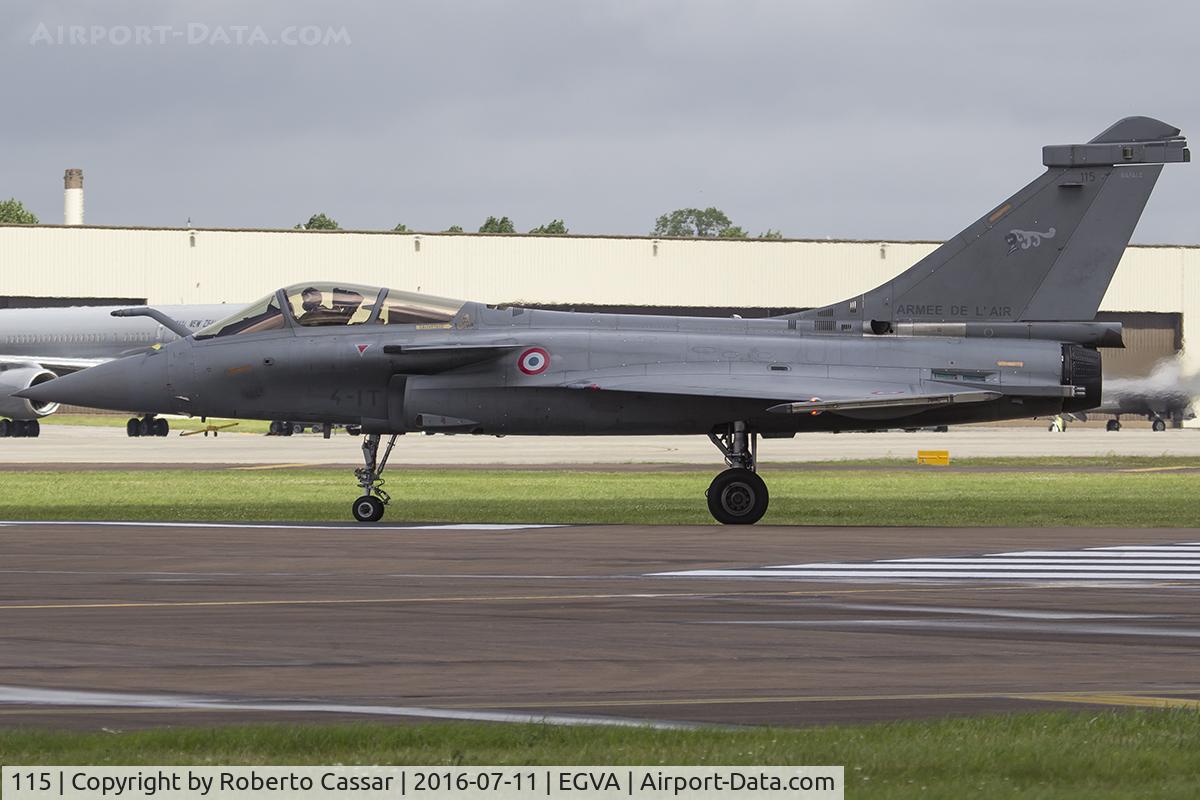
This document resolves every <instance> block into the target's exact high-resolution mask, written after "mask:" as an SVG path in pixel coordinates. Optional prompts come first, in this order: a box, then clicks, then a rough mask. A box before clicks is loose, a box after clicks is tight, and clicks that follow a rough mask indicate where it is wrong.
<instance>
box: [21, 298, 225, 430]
mask: <svg viewBox="0 0 1200 800" xmlns="http://www.w3.org/2000/svg"><path fill="white" fill-rule="evenodd" d="M117 308H118V307H117V306H80V307H70V308H13V309H5V310H3V311H0V438H6V437H9V436H14V437H25V436H29V437H34V436H37V435H39V434H40V433H41V423H40V422H38V420H39V419H41V418H42V417H46V416H49V415H50V414H53V413H54V412H55V411H57V410H58V403H53V402H35V401H32V400H28V399H25V398H21V397H15V396H14V393H15V392H19V391H20V390H22V389H28V388H29V387H31V386H37V385H40V384H42V383H45V382H46V381H49V380H53V379H54V378H56V377H58V376H59V375H65V374H67V373H69V372H76V371H78V370H81V369H86V368H88V367H94V366H96V365H97V364H103V363H104V362H106V361H111V360H113V359H114V358H121V357H122V356H127V355H130V354H132V353H137V352H141V351H144V350H146V349H147V348H152V347H156V346H159V345H164V344H166V343H167V342H173V341H175V340H176V339H178V338H179V334H177V333H176V332H174V331H172V330H168V329H167V328H166V327H165V326H164V325H162V324H161V323H160V322H158V321H157V320H153V319H149V318H145V317H142V318H139V319H136V320H120V319H113V317H112V312H113V311H115V310H117ZM161 310H162V312H163V313H165V314H166V315H167V316H168V317H170V318H171V319H172V320H174V321H175V322H177V323H178V324H179V325H181V326H182V327H183V328H186V329H187V330H189V331H198V330H201V329H203V328H205V327H208V326H209V325H211V324H212V323H213V322H214V321H215V320H218V319H221V318H222V317H224V316H226V315H227V314H228V313H229V306H226V305H181V306H163V307H162V308H161ZM126 430H127V432H129V433H130V435H131V436H139V435H144V436H150V435H154V436H166V435H167V432H168V425H167V421H166V420H165V419H154V418H153V417H152V416H146V417H143V418H141V419H131V420H130V421H129V424H128V425H127V426H126Z"/></svg>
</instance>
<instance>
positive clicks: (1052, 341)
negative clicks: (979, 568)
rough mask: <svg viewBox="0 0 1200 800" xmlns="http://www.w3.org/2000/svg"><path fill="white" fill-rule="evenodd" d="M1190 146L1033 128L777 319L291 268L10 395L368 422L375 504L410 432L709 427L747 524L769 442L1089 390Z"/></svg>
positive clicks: (760, 504) (926, 422) (699, 432)
mask: <svg viewBox="0 0 1200 800" xmlns="http://www.w3.org/2000/svg"><path fill="white" fill-rule="evenodd" d="M986 156H987V152H986V150H984V149H982V148H980V149H978V150H977V152H976V153H975V156H974V158H975V159H982V158H986ZM1188 160H1189V152H1188V150H1187V148H1186V142H1185V141H1184V139H1183V138H1181V137H1180V136H1179V130H1178V129H1176V128H1173V127H1171V126H1170V125H1167V124H1165V123H1163V122H1159V121H1157V120H1154V119H1149V118H1146V117H1131V118H1127V119H1123V120H1121V121H1119V122H1117V123H1116V124H1114V125H1113V126H1112V127H1110V128H1108V129H1107V130H1105V131H1104V132H1103V133H1101V134H1100V135H1099V136H1097V137H1096V138H1094V139H1092V140H1091V141H1090V142H1088V143H1086V144H1070V145H1053V146H1048V147H1045V148H1044V149H1043V150H1042V162H1043V164H1044V165H1045V166H1046V170H1045V172H1044V173H1042V175H1041V176H1039V177H1038V178H1036V179H1035V180H1033V181H1032V182H1031V183H1029V184H1028V185H1027V186H1025V187H1024V188H1023V189H1021V190H1020V191H1018V192H1017V193H1016V194H1014V195H1012V196H1011V197H1008V198H1007V199H1005V200H1002V201H1001V202H1000V203H998V204H997V205H995V206H993V207H992V208H990V209H988V210H987V212H986V213H985V214H984V215H983V217H981V218H980V219H978V220H976V221H975V222H973V223H971V224H970V225H969V226H967V228H965V229H964V230H963V231H962V232H960V233H959V234H958V235H956V236H954V237H953V238H951V239H950V240H949V241H947V242H946V243H945V244H944V245H942V246H941V247H939V248H938V249H937V250H935V251H934V252H933V253H931V254H930V255H928V256H926V257H925V258H923V259H921V260H920V261H919V262H917V263H916V264H915V265H913V266H912V267H911V268H909V269H908V270H907V271H905V272H903V273H901V274H900V275H898V276H896V277H895V278H893V279H891V280H889V281H888V282H887V283H885V284H883V285H882V286H879V287H877V288H875V289H872V290H870V291H867V292H865V293H863V294H860V295H858V296H855V297H851V298H848V299H846V300H843V301H841V302H838V303H834V304H832V305H829V306H825V307H823V308H817V309H812V310H809V311H803V312H799V313H795V314H789V315H786V316H782V317H775V318H768V319H757V320H754V319H737V318H734V319H700V318H694V317H674V316H639V315H624V314H590V313H571V312H561V311H545V310H531V309H527V308H520V307H515V306H495V305H485V304H483V303H478V302H464V301H461V300H450V299H447V298H442V297H430V296H427V295H421V294H414V293H412V292H407V291H399V290H396V289H379V288H376V287H373V286H356V285H351V284H347V283H316V282H314V283H301V284H296V285H295V286H290V287H287V288H284V289H279V290H278V291H275V292H272V293H271V294H269V295H267V296H266V297H264V298H262V299H261V300H260V301H258V302H257V303H254V304H253V305H251V306H249V307H248V308H246V309H244V310H242V311H239V312H238V313H236V314H234V315H232V316H230V317H228V318H227V319H223V320H221V321H220V322H217V323H216V324H214V325H212V326H211V327H209V328H206V329H204V330H202V331H199V332H197V333H195V334H194V335H192V336H188V337H186V338H184V339H181V340H180V341H177V342H172V343H171V344H168V345H166V346H164V347H162V348H161V349H159V350H158V351H156V352H153V353H145V354H142V355H136V356H131V357H129V358H123V359H120V360H118V361H113V362H110V363H108V364H104V365H102V366H99V367H94V368H92V369H90V370H87V371H84V372H79V373H76V374H74V375H67V376H65V377H62V378H58V379H56V380H53V381H49V382H47V383H44V384H40V385H38V386H35V387H32V388H29V389H26V390H24V391H22V392H20V393H19V394H20V396H22V397H25V398H27V399H29V400H32V401H34V402H63V403H79V404H84V405H89V406H98V407H101V408H117V409H127V408H139V409H157V410H159V411H163V412H166V411H170V412H174V413H181V414H194V415H213V416H222V417H234V418H239V417H240V418H258V419H293V420H307V421H313V422H334V423H342V424H353V425H356V426H361V427H362V430H363V432H364V434H365V435H364V437H363V445H362V450H363V466H362V467H361V468H359V469H357V470H356V471H355V476H356V478H357V481H358V486H359V488H360V489H361V493H362V494H361V497H359V498H358V499H357V500H355V501H354V502H353V505H352V513H353V516H354V518H355V519H357V520H359V521H375V520H378V519H380V518H381V517H382V516H383V513H384V508H385V506H386V505H387V503H388V502H389V499H390V498H389V496H388V494H387V492H386V491H384V489H383V474H384V470H385V468H386V466H387V461H388V456H389V455H390V454H391V452H392V448H393V447H394V446H395V444H396V438H397V436H398V435H401V434H404V433H411V432H424V433H471V434H481V435H496V436H505V435H549V434H554V435H577V436H604V435H613V434H678V435H696V436H707V437H708V438H709V439H710V440H711V441H712V442H713V444H714V445H716V447H717V449H718V450H719V451H720V453H721V454H722V455H723V456H724V458H725V463H726V465H727V466H728V469H726V470H725V471H724V472H721V473H720V474H719V475H717V476H716V478H715V479H714V480H713V481H712V483H711V485H710V486H709V488H708V493H707V498H708V508H709V511H710V512H711V513H712V515H713V517H714V518H716V519H717V520H718V521H719V522H722V523H727V524H746V523H754V522H757V521H758V520H759V519H760V518H761V517H762V516H763V514H764V513H765V512H766V510H767V505H768V500H769V497H768V490H767V485H766V483H765V482H764V481H763V479H762V478H761V477H760V476H759V475H758V472H757V468H758V440H759V438H760V437H761V438H763V439H772V438H780V437H792V436H794V435H795V434H796V433H798V432H804V431H850V430H864V429H877V428H888V427H895V428H917V427H935V426H939V425H953V424H958V423H966V422H982V421H989V420H1002V419H1010V418H1022V417H1031V416H1039V415H1052V414H1057V413H1062V412H1064V411H1066V412H1071V411H1078V410H1083V409H1087V408H1092V407H1094V406H1096V405H1097V404H1098V403H1099V402H1100V393H1101V377H1100V354H1099V353H1098V352H1097V351H1096V348H1097V347H1099V346H1106V347H1113V346H1120V344H1121V327H1120V325H1119V324H1116V323H1097V322H1093V321H1091V320H1093V319H1094V317H1095V314H1096V309H1097V307H1098V306H1099V305H1100V300H1101V298H1102V297H1103V296H1104V292H1105V290H1106V289H1107V287H1108V284H1109V281H1110V280H1111V278H1112V275H1113V272H1114V271H1115V270H1116V268H1117V262H1118V261H1119V260H1120V258H1121V254H1122V252H1123V251H1124V249H1125V246H1126V244H1128V242H1129V237H1130V235H1131V234H1132V233H1133V229H1134V226H1135V225H1136V224H1137V221H1138V219H1139V217H1140V216H1141V213H1142V209H1143V207H1144V206H1145V204H1146V201H1147V200H1148V199H1149V197H1150V192H1151V190H1152V189H1153V187H1154V184H1155V182H1156V180H1157V179H1158V176H1159V173H1160V171H1161V170H1162V165H1163V164H1166V163H1172V162H1184V161H1188ZM737 279H738V278H737V277H736V276H731V277H730V280H737ZM146 313H150V312H148V311H147V312H146ZM383 436H388V437H389V439H388V441H387V445H386V448H385V449H384V450H383V453H382V456H380V454H379V446H380V444H381V437H383Z"/></svg>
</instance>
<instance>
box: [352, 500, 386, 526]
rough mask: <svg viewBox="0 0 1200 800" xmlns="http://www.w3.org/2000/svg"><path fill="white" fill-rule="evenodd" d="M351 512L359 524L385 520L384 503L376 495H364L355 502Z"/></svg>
mask: <svg viewBox="0 0 1200 800" xmlns="http://www.w3.org/2000/svg"><path fill="white" fill-rule="evenodd" d="M351 512H352V513H353V514H354V518H355V519H356V520H358V521H359V522H379V520H381V519H383V501H382V500H380V499H379V498H378V497H375V496H374V495H370V494H364V495H363V496H362V497H360V498H358V499H357V500H355V501H354V506H353V507H352V508H351Z"/></svg>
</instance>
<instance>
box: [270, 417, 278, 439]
mask: <svg viewBox="0 0 1200 800" xmlns="http://www.w3.org/2000/svg"><path fill="white" fill-rule="evenodd" d="M278 435H279V420H274V421H272V422H271V424H270V425H268V426H267V436H278Z"/></svg>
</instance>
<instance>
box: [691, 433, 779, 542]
mask: <svg viewBox="0 0 1200 800" xmlns="http://www.w3.org/2000/svg"><path fill="white" fill-rule="evenodd" d="M708 438H709V439H710V440H712V443H713V444H715V445H716V446H717V449H718V450H720V451H721V454H722V455H724V456H725V463H726V464H728V465H729V469H727V470H725V471H724V472H722V473H721V474H720V475H717V477H715V478H713V481H712V483H711V484H709V486H708V491H707V492H705V495H706V497H707V498H708V511H709V513H710V514H712V515H713V519H715V520H716V521H717V522H720V523H721V524H722V525H753V524H754V523H756V522H758V521H759V520H760V519H762V517H763V514H765V513H767V505H768V503H769V502H770V499H771V498H770V494H769V493H768V491H767V484H766V482H765V481H763V479H762V478H760V477H759V476H758V472H757V466H758V434H757V433H754V432H752V431H748V430H747V429H746V423H744V422H735V423H733V424H732V425H731V426H729V429H728V430H727V431H726V432H724V433H720V434H718V433H710V434H709V435H708Z"/></svg>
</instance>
